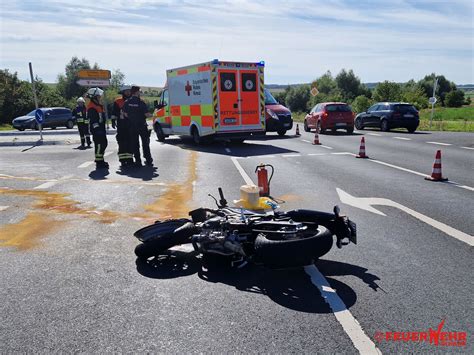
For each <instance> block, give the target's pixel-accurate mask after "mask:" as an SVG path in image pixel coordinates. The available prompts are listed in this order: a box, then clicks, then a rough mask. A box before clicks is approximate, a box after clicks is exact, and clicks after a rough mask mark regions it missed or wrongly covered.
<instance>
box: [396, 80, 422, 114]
mask: <svg viewBox="0 0 474 355" xmlns="http://www.w3.org/2000/svg"><path fill="white" fill-rule="evenodd" d="M401 101H404V102H408V103H411V104H413V105H414V106H415V107H416V108H417V109H418V110H421V109H424V108H427V107H428V97H427V96H426V94H425V92H424V90H423V88H422V87H421V86H420V85H419V84H418V83H416V82H415V81H414V80H413V79H412V80H410V81H408V82H407V83H405V84H404V85H403V86H402V95H401Z"/></svg>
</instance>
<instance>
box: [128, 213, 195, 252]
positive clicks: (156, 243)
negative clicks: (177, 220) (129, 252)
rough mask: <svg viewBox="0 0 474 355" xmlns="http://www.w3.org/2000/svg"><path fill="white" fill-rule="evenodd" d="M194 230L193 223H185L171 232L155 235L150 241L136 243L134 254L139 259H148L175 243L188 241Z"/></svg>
mask: <svg viewBox="0 0 474 355" xmlns="http://www.w3.org/2000/svg"><path fill="white" fill-rule="evenodd" d="M196 232H197V229H196V226H195V225H194V224H193V223H191V222H188V223H185V224H184V225H182V226H181V227H179V228H177V229H176V230H174V231H173V232H169V233H164V234H161V235H157V236H155V237H154V238H153V239H152V240H150V241H147V242H145V243H140V244H138V245H137V246H136V247H135V255H136V256H137V257H138V258H141V259H148V258H150V257H152V256H156V255H159V254H160V253H162V252H164V251H165V250H167V249H169V248H171V247H174V246H176V245H180V244H186V243H190V242H191V237H192V236H193V234H195V233H196Z"/></svg>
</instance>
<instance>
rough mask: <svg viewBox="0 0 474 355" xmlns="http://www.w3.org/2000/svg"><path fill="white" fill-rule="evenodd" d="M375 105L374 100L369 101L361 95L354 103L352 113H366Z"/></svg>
mask: <svg viewBox="0 0 474 355" xmlns="http://www.w3.org/2000/svg"><path fill="white" fill-rule="evenodd" d="M373 104H374V101H373V100H372V99H369V98H368V97H367V96H365V95H359V96H357V97H356V98H355V99H354V101H353V102H352V111H354V112H356V113H359V112H365V111H367V109H368V108H369V107H370V106H372V105H373Z"/></svg>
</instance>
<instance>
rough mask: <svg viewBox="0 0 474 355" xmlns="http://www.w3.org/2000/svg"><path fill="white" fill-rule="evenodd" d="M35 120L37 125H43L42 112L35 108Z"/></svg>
mask: <svg viewBox="0 0 474 355" xmlns="http://www.w3.org/2000/svg"><path fill="white" fill-rule="evenodd" d="M35 119H36V122H38V125H40V124H43V120H44V112H43V110H41V109H39V108H37V109H36V112H35Z"/></svg>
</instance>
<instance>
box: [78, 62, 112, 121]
mask: <svg viewBox="0 0 474 355" xmlns="http://www.w3.org/2000/svg"><path fill="white" fill-rule="evenodd" d="M77 77H78V78H79V80H77V81H76V83H77V85H80V86H87V87H91V86H92V87H93V86H99V87H108V86H110V78H111V77H112V75H111V73H110V70H93V69H83V70H79V71H78V72H77ZM103 100H104V110H105V121H106V122H107V128H109V123H108V121H107V119H108V118H109V113H108V110H107V100H106V98H105V95H104V97H103Z"/></svg>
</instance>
